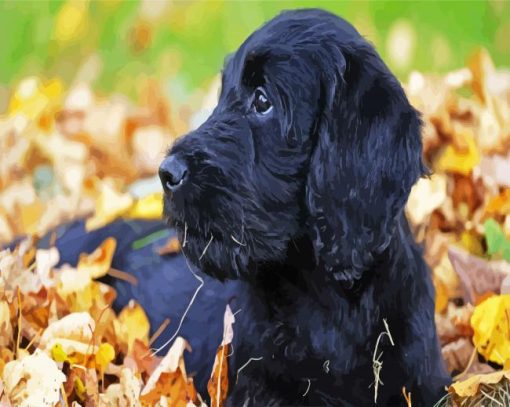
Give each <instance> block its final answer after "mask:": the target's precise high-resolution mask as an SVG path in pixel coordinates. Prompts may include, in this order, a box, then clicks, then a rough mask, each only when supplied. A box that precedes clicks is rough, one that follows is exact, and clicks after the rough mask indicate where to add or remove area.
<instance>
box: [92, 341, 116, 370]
mask: <svg viewBox="0 0 510 407" xmlns="http://www.w3.org/2000/svg"><path fill="white" fill-rule="evenodd" d="M113 359H115V350H114V349H113V346H112V345H110V344H109V343H102V344H101V345H99V348H98V350H97V352H96V354H95V361H96V366H98V367H99V371H100V372H104V370H105V369H106V366H108V364H109V363H110V362H111V361H112V360H113Z"/></svg>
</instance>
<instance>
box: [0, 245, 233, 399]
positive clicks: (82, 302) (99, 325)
mask: <svg viewBox="0 0 510 407" xmlns="http://www.w3.org/2000/svg"><path fill="white" fill-rule="evenodd" d="M115 245H116V242H115V240H114V239H112V238H109V239H106V240H105V241H104V242H103V243H102V245H101V246H100V247H99V248H98V249H97V250H96V251H95V252H93V253H91V254H90V255H82V256H81V258H80V260H79V262H78V265H77V266H76V267H71V266H69V265H64V266H62V267H59V268H55V267H54V266H55V264H56V263H57V262H58V260H59V253H58V251H57V249H55V248H51V249H49V250H43V249H35V248H34V246H33V241H31V239H27V240H25V241H23V242H22V243H21V244H20V245H19V246H18V247H17V248H16V249H15V250H14V251H12V252H11V251H9V250H5V251H2V252H0V270H1V271H2V273H1V277H0V328H1V329H0V391H1V394H0V404H1V405H2V406H11V405H13V406H34V405H38V406H40V405H41V406H42V405H47V406H54V405H60V406H68V405H73V406H79V405H82V406H155V405H157V406H168V405H172V406H183V407H184V406H192V405H193V406H202V405H204V403H203V401H202V399H201V397H200V395H199V394H198V393H197V391H196V390H195V387H194V384H193V380H192V378H190V377H188V376H187V374H186V368H185V365H184V359H183V354H184V352H185V351H191V348H190V347H189V345H188V343H187V342H186V341H185V340H184V339H183V338H181V337H177V338H176V339H175V341H174V342H173V344H172V347H171V348H170V350H169V351H168V353H167V354H166V356H164V357H160V356H156V355H155V354H154V353H153V352H152V350H151V349H150V345H151V343H152V342H153V341H154V339H155V337H153V338H149V328H150V327H149V321H148V318H147V315H146V314H145V312H144V310H143V309H142V308H141V307H140V305H138V304H137V303H135V302H133V301H132V302H131V303H129V304H128V305H127V306H126V307H125V308H124V309H122V310H121V311H120V312H119V314H118V315H117V314H116V313H115V312H114V311H113V310H112V308H111V305H112V303H113V300H114V299H115V296H116V293H115V291H114V289H113V288H111V287H110V286H108V285H105V284H103V283H101V282H98V281H96V279H97V278H99V277H102V276H104V275H105V274H106V273H108V272H109V270H110V264H111V260H112V257H113V253H114V251H115ZM225 323H226V327H225V332H226V334H225V338H224V341H223V343H222V344H221V347H220V349H221V352H222V354H223V355H224V359H223V360H224V361H226V355H227V354H228V352H229V344H230V341H231V339H232V336H233V330H232V323H233V315H232V312H231V311H230V308H228V307H227V310H226V313H225ZM218 352H220V351H218ZM211 356H213V355H211ZM222 367H223V369H222V371H221V369H220V371H216V370H214V371H213V372H212V377H211V383H217V382H218V380H220V381H221V386H220V385H218V386H216V385H213V384H210V386H213V387H214V393H211V396H213V397H214V398H213V399H217V400H218V402H217V403H216V405H218V406H222V405H223V402H224V400H225V397H226V392H227V390H228V380H227V373H228V366H227V365H226V363H222ZM215 369H216V368H215Z"/></svg>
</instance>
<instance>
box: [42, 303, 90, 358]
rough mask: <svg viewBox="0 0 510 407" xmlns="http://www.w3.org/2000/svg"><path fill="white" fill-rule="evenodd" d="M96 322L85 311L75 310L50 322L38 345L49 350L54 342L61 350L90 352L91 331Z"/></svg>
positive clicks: (66, 351) (67, 352) (68, 352)
mask: <svg viewBox="0 0 510 407" xmlns="http://www.w3.org/2000/svg"><path fill="white" fill-rule="evenodd" d="M95 326H96V323H95V321H94V319H92V317H91V316H90V314H89V313H87V312H75V313H72V314H69V315H66V316H65V317H63V318H62V319H59V320H57V321H55V322H53V323H51V324H50V325H49V326H48V327H47V328H46V329H45V330H44V332H43V334H42V335H41V340H40V346H41V347H42V348H43V349H46V350H47V351H50V350H51V349H52V348H53V347H54V346H55V345H56V344H60V346H61V347H62V349H63V351H64V352H65V353H66V354H67V355H69V354H71V353H81V354H83V355H85V354H90V353H92V352H93V351H94V348H93V346H92V339H93V332H94V329H95Z"/></svg>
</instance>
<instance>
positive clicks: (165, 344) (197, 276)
mask: <svg viewBox="0 0 510 407" xmlns="http://www.w3.org/2000/svg"><path fill="white" fill-rule="evenodd" d="M182 254H183V256H184V260H185V261H186V265H187V266H188V269H189V271H190V272H191V274H193V277H195V278H196V279H197V280H198V281H199V282H200V285H199V286H198V287H197V289H196V290H195V292H194V293H193V296H192V297H191V300H190V302H189V304H188V306H187V307H186V309H185V310H184V313H183V314H182V317H181V320H180V321H179V325H178V326H177V329H176V331H175V333H174V334H173V335H172V337H171V338H170V339H169V340H167V341H166V342H165V343H164V344H163V345H161V346H160V347H159V348H157V349H155V350H154V351H153V352H152V356H155V355H156V354H157V353H158V352H160V351H161V350H163V349H164V348H166V347H167V346H168V344H169V343H171V342H172V341H173V340H174V338H175V337H176V336H177V335H178V334H179V331H180V330H181V326H182V323H183V322H184V318H186V315H187V314H188V312H189V310H190V308H191V306H192V305H193V303H194V302H195V298H196V297H197V295H198V293H199V292H200V290H201V289H202V287H203V286H204V279H203V278H202V277H200V276H199V275H198V274H197V273H195V272H194V271H193V270H192V269H191V267H190V265H189V263H188V258H187V257H186V255H185V254H184V252H182Z"/></svg>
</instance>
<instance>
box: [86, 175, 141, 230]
mask: <svg viewBox="0 0 510 407" xmlns="http://www.w3.org/2000/svg"><path fill="white" fill-rule="evenodd" d="M99 185H100V187H99V195H98V196H97V198H96V204H95V205H96V212H95V213H94V216H92V217H91V218H88V219H87V221H86V223H85V228H86V229H87V231H91V230H94V229H98V228H100V227H101V226H105V225H107V224H108V223H110V222H112V221H113V220H115V219H116V218H117V217H119V216H121V215H123V214H125V213H126V212H127V211H128V210H129V209H130V208H131V206H132V205H133V198H132V197H131V196H130V195H128V194H123V193H121V192H119V191H117V190H115V188H114V187H113V186H112V185H111V183H109V182H103V181H102V182H99Z"/></svg>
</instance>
